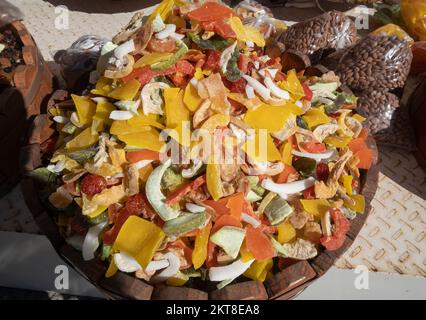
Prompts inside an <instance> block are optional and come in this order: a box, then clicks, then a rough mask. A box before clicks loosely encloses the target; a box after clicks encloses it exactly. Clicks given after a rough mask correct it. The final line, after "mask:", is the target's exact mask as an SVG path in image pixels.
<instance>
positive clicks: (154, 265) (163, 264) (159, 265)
mask: <svg viewBox="0 0 426 320" xmlns="http://www.w3.org/2000/svg"><path fill="white" fill-rule="evenodd" d="M169 265H170V263H169V261H168V260H167V259H164V260H153V261H151V262H150V263H148V265H147V266H146V269H145V272H147V273H149V272H155V271H158V270H161V269H164V268H167V267H168V266H169Z"/></svg>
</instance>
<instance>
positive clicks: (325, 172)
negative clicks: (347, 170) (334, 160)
mask: <svg viewBox="0 0 426 320" xmlns="http://www.w3.org/2000/svg"><path fill="white" fill-rule="evenodd" d="M316 172H317V179H318V180H320V181H326V180H327V179H328V176H329V175H330V169H329V168H328V165H327V164H326V163H322V162H321V163H318V165H317V169H316Z"/></svg>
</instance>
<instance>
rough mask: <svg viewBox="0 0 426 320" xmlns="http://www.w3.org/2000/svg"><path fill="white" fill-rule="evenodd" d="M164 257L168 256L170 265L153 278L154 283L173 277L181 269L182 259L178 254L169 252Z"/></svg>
mask: <svg viewBox="0 0 426 320" xmlns="http://www.w3.org/2000/svg"><path fill="white" fill-rule="evenodd" d="M164 258H166V259H167V261H168V262H169V266H168V267H167V268H166V269H164V270H163V271H161V272H160V273H159V274H158V275H156V276H155V277H154V278H152V282H153V283H158V282H163V281H165V280H167V279H168V278H170V277H173V276H174V275H175V274H176V273H177V272H178V271H179V268H180V259H179V257H178V256H177V255H175V254H173V253H171V252H168V253H166V254H165V255H164Z"/></svg>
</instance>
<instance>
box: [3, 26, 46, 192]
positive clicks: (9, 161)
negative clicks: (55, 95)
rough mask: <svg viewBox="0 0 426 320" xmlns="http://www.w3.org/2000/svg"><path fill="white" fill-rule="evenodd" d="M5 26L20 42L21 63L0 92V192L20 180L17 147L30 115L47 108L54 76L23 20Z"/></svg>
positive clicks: (25, 130) (23, 138)
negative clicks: (45, 105) (5, 87)
mask: <svg viewBox="0 0 426 320" xmlns="http://www.w3.org/2000/svg"><path fill="white" fill-rule="evenodd" d="M8 28H9V29H10V30H12V32H13V33H14V35H15V37H16V38H17V39H19V41H20V42H21V44H22V56H23V62H24V63H23V64H22V65H20V66H18V67H17V68H16V70H15V73H14V76H13V81H14V83H15V86H14V87H9V88H7V89H5V90H4V91H2V92H1V93H0V148H1V150H2V152H4V153H7V157H6V156H2V157H0V196H1V195H2V194H4V193H6V192H7V191H8V190H9V189H10V188H11V187H12V186H13V185H14V184H16V183H17V182H18V181H19V178H20V175H21V172H20V167H19V157H20V154H19V151H20V147H21V146H22V144H23V143H25V142H26V140H27V139H26V138H27V137H26V134H27V131H28V130H27V128H28V125H29V123H30V122H32V118H33V117H34V116H35V115H38V114H40V113H45V112H46V110H45V109H44V110H43V104H46V102H47V98H48V97H49V95H50V94H51V93H52V82H53V76H52V74H51V72H50V71H49V68H48V67H47V65H46V63H45V61H44V60H43V57H42V56H41V54H40V52H39V50H38V48H37V46H36V44H35V42H34V40H33V38H32V37H31V35H30V33H29V32H28V30H27V29H26V28H25V26H24V24H23V23H22V22H20V21H15V22H12V23H11V24H10V25H9V26H8ZM25 161H26V160H25ZM25 161H24V162H25Z"/></svg>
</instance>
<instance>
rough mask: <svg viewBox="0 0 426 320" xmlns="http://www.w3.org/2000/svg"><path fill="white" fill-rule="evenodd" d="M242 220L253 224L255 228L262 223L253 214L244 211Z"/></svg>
mask: <svg viewBox="0 0 426 320" xmlns="http://www.w3.org/2000/svg"><path fill="white" fill-rule="evenodd" d="M241 220H243V221H244V222H246V223H248V224H251V225H252V226H253V228H257V227H259V226H260V225H261V223H260V221H259V220H257V219H256V218H253V217H252V216H250V215H248V214H247V213H244V212H242V213H241Z"/></svg>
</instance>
